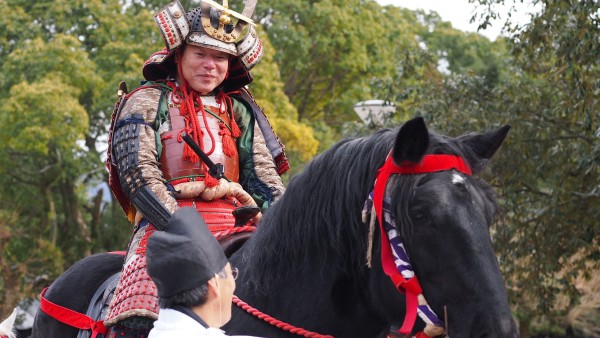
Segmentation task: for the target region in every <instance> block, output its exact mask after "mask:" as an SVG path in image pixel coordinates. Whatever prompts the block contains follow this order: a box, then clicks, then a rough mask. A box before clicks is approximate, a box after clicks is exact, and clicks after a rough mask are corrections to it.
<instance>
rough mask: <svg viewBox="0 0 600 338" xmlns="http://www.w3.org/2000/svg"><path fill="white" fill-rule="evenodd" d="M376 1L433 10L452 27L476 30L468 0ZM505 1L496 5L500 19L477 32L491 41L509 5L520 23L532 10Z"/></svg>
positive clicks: (498, 32)
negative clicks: (513, 9)
mask: <svg viewBox="0 0 600 338" xmlns="http://www.w3.org/2000/svg"><path fill="white" fill-rule="evenodd" d="M377 2H378V3H379V4H381V5H394V6H398V7H403V8H408V9H411V10H416V9H423V10H425V11H435V12H437V13H438V14H439V15H440V17H441V18H442V20H444V21H450V22H451V23H452V27H454V28H456V29H459V30H462V31H465V32H477V25H478V24H477V23H472V24H471V23H469V21H471V17H472V16H473V14H474V9H475V4H471V3H469V0H377ZM506 3H507V4H506V5H503V6H499V7H498V10H499V13H500V16H501V20H497V21H493V22H492V27H490V28H486V29H485V30H483V31H480V32H479V33H480V34H482V35H484V36H487V37H488V38H489V39H490V40H492V41H493V40H495V39H496V37H498V36H499V35H501V31H502V26H503V24H504V20H505V19H506V13H508V11H509V9H510V8H511V6H515V8H516V17H515V15H513V19H515V18H516V19H517V20H518V22H519V23H520V24H525V23H527V22H528V18H529V16H528V15H527V14H528V13H530V12H532V11H533V7H531V5H528V4H522V3H521V2H518V3H517V4H513V3H512V1H506Z"/></svg>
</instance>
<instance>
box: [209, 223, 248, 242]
mask: <svg viewBox="0 0 600 338" xmlns="http://www.w3.org/2000/svg"><path fill="white" fill-rule="evenodd" d="M254 231H256V226H254V225H244V226H241V227H234V228H229V229H227V230H223V231H219V232H216V233H215V234H214V236H215V237H216V238H217V239H221V238H223V237H225V236H229V235H232V234H237V233H240V232H254Z"/></svg>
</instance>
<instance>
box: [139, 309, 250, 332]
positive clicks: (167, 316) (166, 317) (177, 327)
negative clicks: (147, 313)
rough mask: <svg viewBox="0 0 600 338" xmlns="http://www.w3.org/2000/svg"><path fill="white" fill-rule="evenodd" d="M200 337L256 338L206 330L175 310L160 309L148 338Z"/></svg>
mask: <svg viewBox="0 0 600 338" xmlns="http://www.w3.org/2000/svg"><path fill="white" fill-rule="evenodd" d="M199 337H214V338H217V337H237V338H256V337H252V336H227V335H225V332H223V331H221V330H219V329H215V328H208V329H207V328H205V327H204V326H202V325H201V324H200V323H198V322H197V321H195V320H194V319H192V318H191V317H189V316H188V315H186V314H184V313H181V312H179V311H177V310H173V309H160V311H159V312H158V319H157V320H156V321H155V322H154V328H153V329H152V330H151V331H150V335H148V338H199Z"/></svg>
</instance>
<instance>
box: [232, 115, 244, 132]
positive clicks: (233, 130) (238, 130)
mask: <svg viewBox="0 0 600 338" xmlns="http://www.w3.org/2000/svg"><path fill="white" fill-rule="evenodd" d="M231 115H232V116H231V135H233V137H235V138H238V137H240V136H241V135H242V132H241V131H240V127H238V125H237V123H236V122H235V119H234V118H233V113H232V114H231Z"/></svg>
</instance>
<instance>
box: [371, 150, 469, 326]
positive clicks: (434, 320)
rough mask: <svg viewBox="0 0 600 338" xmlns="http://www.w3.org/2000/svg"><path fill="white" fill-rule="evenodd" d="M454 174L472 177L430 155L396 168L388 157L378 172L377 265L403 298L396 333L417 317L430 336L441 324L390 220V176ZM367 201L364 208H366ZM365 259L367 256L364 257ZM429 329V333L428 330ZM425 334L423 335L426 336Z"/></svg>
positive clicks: (459, 164) (455, 163)
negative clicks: (404, 307)
mask: <svg viewBox="0 0 600 338" xmlns="http://www.w3.org/2000/svg"><path fill="white" fill-rule="evenodd" d="M453 169H454V170H457V171H460V172H462V173H464V174H466V175H469V176H470V175H472V172H471V168H470V167H469V166H468V164H466V163H465V161H464V159H463V158H461V157H459V156H454V155H445V154H434V155H425V156H424V157H423V159H422V160H421V162H419V163H417V164H415V163H411V162H408V161H406V162H403V163H401V164H400V165H397V164H396V163H395V162H394V160H393V158H392V156H391V153H390V154H389V155H388V157H387V159H386V161H385V163H384V164H383V166H382V167H381V168H380V169H379V171H378V174H377V179H376V180H375V187H374V189H373V192H372V193H371V196H372V203H373V206H372V208H373V209H374V210H375V213H376V215H377V218H378V220H379V229H380V231H381V264H382V267H383V271H384V272H385V274H386V275H388V276H389V277H390V279H391V280H392V282H393V283H394V286H395V287H396V289H398V291H400V292H402V293H404V294H405V295H406V296H405V297H406V315H405V317H404V323H403V324H402V327H401V328H400V329H399V330H398V332H400V333H401V334H407V333H410V332H411V331H412V328H413V326H414V324H415V321H416V317H417V313H418V314H419V316H420V317H421V318H422V319H423V320H424V321H425V322H426V323H427V327H426V331H431V332H434V333H435V334H434V335H439V334H442V333H444V331H445V329H444V322H442V321H441V320H440V319H439V318H438V316H437V315H436V314H435V313H434V312H433V310H431V308H429V306H428V305H427V301H426V300H425V297H424V296H423V290H422V289H421V285H420V284H419V281H418V279H417V276H415V274H414V270H413V268H412V265H411V264H410V260H409V258H408V255H407V254H406V251H405V249H404V244H403V242H402V238H401V237H400V236H399V234H398V231H397V227H396V224H395V223H394V220H393V218H392V217H391V212H390V210H389V209H390V208H391V205H390V199H389V198H386V197H385V192H386V186H387V182H388V179H389V177H390V176H391V175H398V174H400V175H414V174H425V173H433V172H440V171H447V170H453ZM369 202H370V201H369V200H367V203H366V204H369ZM367 256H369V254H368V255H367ZM428 329H429V330H428ZM426 334H427V332H426Z"/></svg>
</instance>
